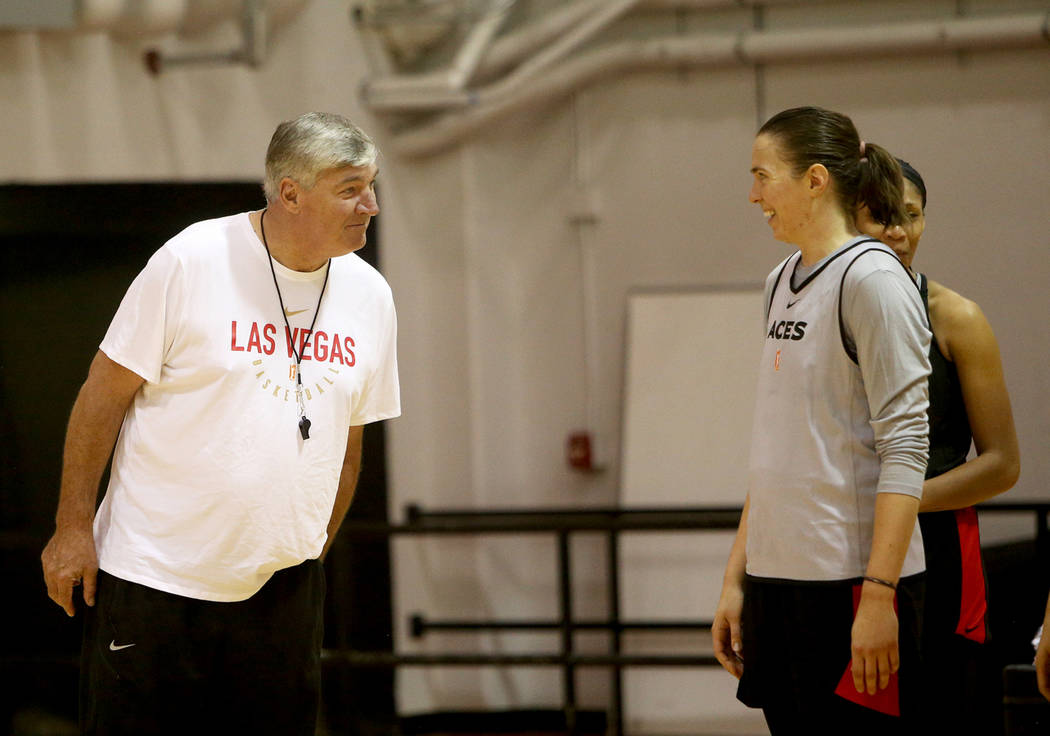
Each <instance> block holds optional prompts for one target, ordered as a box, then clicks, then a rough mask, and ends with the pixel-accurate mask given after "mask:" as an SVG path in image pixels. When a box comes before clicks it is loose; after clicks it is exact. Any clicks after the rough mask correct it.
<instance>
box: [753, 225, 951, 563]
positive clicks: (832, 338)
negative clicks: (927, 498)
mask: <svg viewBox="0 0 1050 736" xmlns="http://www.w3.org/2000/svg"><path fill="white" fill-rule="evenodd" d="M800 259H801V254H800V253H795V254H793V255H792V256H790V257H788V258H787V259H786V260H785V261H784V262H783V263H782V264H780V265H778V266H777V268H776V269H774V271H773V272H772V273H771V274H770V275H769V278H768V279H767V281H766V306H767V319H766V324H765V329H766V339H765V348H764V350H763V353H762V363H761V367H760V371H759V380H758V392H757V401H756V407H755V421H754V428H753V438H752V449H751V459H750V472H749V494H750V511H749V516H748V529H747V571H748V573H749V574H750V575H754V576H759V577H768V578H782V579H789V580H814V581H816V580H820V581H829V580H845V579H850V578H856V577H859V576H862V575H864V574H865V571H866V568H867V564H868V558H869V556H870V553H871V540H872V532H873V527H874V516H875V498H876V494H877V493H880V492H891V493H902V494H907V495H913V496H920V495H921V493H922V482H923V475H924V471H925V467H926V459H927V453H928V440H927V433H928V430H927V422H926V408H927V404H928V398H927V377H928V376H929V373H930V365H929V358H928V350H929V345H930V338H931V336H930V331H929V329H928V325H927V322H926V317H925V313H924V310H923V305H922V301H921V298H920V295H919V291H918V289H917V288H916V287H915V284H914V282H913V281H912V280H911V279H910V277H909V276H908V273H907V271H906V270H905V268H904V266H903V265H902V264H901V263H900V261H899V260H898V259H897V257H896V256H895V255H894V254H893V252H892V251H891V250H890V249H889V248H887V247H886V246H884V245H883V244H881V243H878V242H877V241H873V240H870V239H864V238H855V239H853V240H851V241H849V242H848V243H846V244H845V245H844V246H843V247H842V248H840V249H839V250H837V251H836V252H835V253H833V254H831V255H830V256H828V257H827V258H826V259H824V261H823V262H821V263H820V264H818V265H817V267H816V268H815V269H813V271H812V273H810V274H809V275H808V276H806V277H805V278H804V279H802V280H801V281H798V282H793V280H792V277H793V276H794V275H795V272H796V269H798V268H800V265H799V263H800ZM923 569H924V563H923V549H922V539H921V536H920V533H919V528H918V525H916V527H915V531H914V533H913V534H912V536H911V540H910V543H909V547H908V552H907V557H906V559H905V562H904V566H903V569H902V571H901V574H902V575H911V574H915V573H918V572H921V571H922V570H923Z"/></svg>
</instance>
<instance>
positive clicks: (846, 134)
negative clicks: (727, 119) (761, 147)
mask: <svg viewBox="0 0 1050 736" xmlns="http://www.w3.org/2000/svg"><path fill="white" fill-rule="evenodd" d="M763 134H765V135H769V136H772V137H773V138H775V139H776V141H777V146H778V148H779V149H780V153H781V155H782V156H783V157H784V159H785V160H786V161H787V162H788V163H789V164H791V168H792V172H793V173H794V175H795V176H802V175H803V174H804V173H805V172H806V171H807V170H808V169H809V167H810V166H812V165H813V164H821V165H822V166H823V167H824V168H826V169H827V170H828V173H829V174H830V175H831V184H832V187H833V189H834V192H835V195H836V196H837V197H838V202H839V207H840V208H841V209H842V213H843V214H844V215H845V216H846V218H847V220H848V221H850V222H852V221H853V213H854V212H855V211H856V209H857V206H858V205H859V204H866V205H867V206H868V210H869V211H870V212H871V216H872V218H874V219H875V221H876V222H878V223H880V224H883V225H897V224H901V223H904V222H907V214H906V211H905V209H904V194H903V192H904V189H903V180H902V178H901V167H900V164H898V163H897V159H896V158H894V157H893V156H892V155H891V154H890V152H889V151H887V150H886V149H885V148H883V147H882V146H877V145H875V144H874V143H865V142H864V141H862V140H861V139H860V135H859V134H858V133H857V128H856V127H855V126H854V125H853V121H852V120H850V119H849V118H848V117H847V116H845V115H843V114H841V113H837V112H832V111H831V110H824V109H822V108H819V107H794V108H791V109H790V110H784V111H783V112H780V113H777V114H776V115H774V116H773V117H771V118H770V119H769V120H767V121H766V123H765V124H764V125H763V126H762V127H761V128H760V129H759V131H758V135H763Z"/></svg>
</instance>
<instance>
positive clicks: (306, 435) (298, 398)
mask: <svg viewBox="0 0 1050 736" xmlns="http://www.w3.org/2000/svg"><path fill="white" fill-rule="evenodd" d="M265 218H266V210H263V211H262V214H261V215H259V229H260V230H262V240H263V247H264V248H266V255H267V260H268V261H269V263H270V274H271V275H272V276H273V286H274V288H275V289H277V301H278V302H279V303H280V305H281V316H282V317H284V328H285V330H286V331H287V332H286V334H287V335H288V346H289V347H290V348H291V349H292V355H294V356H295V403H296V405H297V406H298V407H299V434H301V435H302V436H303V439H304V440H308V439H310V420H309V419H307V418H306V404H305V403H304V402H303V376H302V371H301V370H300V364H301V363H302V360H303V356H302V353H300V352H299V351H298V350H296V349H295V340H293V339H292V327H291V325H289V324H288V313H287V312H286V311H284V299H283V298H282V297H281V287H280V286H279V285H278V284H277V270H276V269H275V268H274V267H273V256H272V255H271V254H270V244H269V243H267V242H266V224H265V223H264V222H263V220H264V219H265ZM326 266H327V267H326V268H325V272H324V283H322V284H321V293H320V295H319V296H318V297H317V307H316V308H315V309H314V318H313V319H312V320H311V321H310V329H309V330H308V331H307V333H306V337H305V338H304V339H303V353H305V352H306V348H307V347H308V346H309V345H310V338H311V337H313V335H314V325H315V324H316V323H317V315H318V314H319V313H320V312H321V300H322V299H324V290H325V287H326V286H328V274H329V273H330V272H331V271H332V259H331V258H329V259H328V263H327V264H326Z"/></svg>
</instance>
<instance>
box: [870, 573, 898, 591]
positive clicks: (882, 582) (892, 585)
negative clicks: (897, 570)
mask: <svg viewBox="0 0 1050 736" xmlns="http://www.w3.org/2000/svg"><path fill="white" fill-rule="evenodd" d="M864 579H865V580H867V581H868V582H871V583H878V584H879V585H885V586H886V587H887V588H891V589H893V590H896V589H897V584H896V583H891V582H890V581H889V580H883V579H882V578H876V577H873V576H871V575H865V576H864Z"/></svg>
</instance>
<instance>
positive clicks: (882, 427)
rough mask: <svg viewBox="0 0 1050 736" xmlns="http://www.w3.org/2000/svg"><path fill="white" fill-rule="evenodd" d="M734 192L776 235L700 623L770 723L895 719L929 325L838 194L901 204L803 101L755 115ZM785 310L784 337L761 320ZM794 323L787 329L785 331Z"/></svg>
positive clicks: (912, 609)
mask: <svg viewBox="0 0 1050 736" xmlns="http://www.w3.org/2000/svg"><path fill="white" fill-rule="evenodd" d="M751 174H752V177H753V183H752V187H751V192H750V195H749V199H750V201H751V202H752V203H754V204H757V205H758V206H759V207H760V208H761V209H762V212H763V215H764V216H765V218H766V221H767V222H768V223H769V226H770V228H771V230H772V232H773V236H774V237H775V238H776V239H778V240H781V241H783V242H785V243H788V244H789V245H792V246H794V248H793V252H792V253H791V255H790V256H788V257H787V258H786V259H785V260H784V261H783V262H782V263H780V264H779V265H778V266H777V267H776V268H774V269H773V271H772V272H771V273H770V274H769V277H768V278H767V280H766V291H765V314H764V318H765V328H764V332H763V334H764V335H765V337H766V339H765V349H764V351H763V354H762V362H761V365H760V370H759V384H758V392H757V401H756V408H755V419H754V429H753V436H752V449H751V456H750V467H749V473H748V478H749V483H748V495H747V500H746V502H745V505H744V513H743V516H742V518H741V522H740V528H739V531H738V533H737V539H736V541H735V543H734V545H733V550H732V552H731V554H730V558H729V562H728V564H727V567H726V574H725V581H724V584H723V588H722V596H721V599H720V601H719V605H718V610H717V611H716V614H715V620H714V625H713V627H712V635H713V638H714V645H715V653H716V656H717V657H718V658H719V661H720V662H721V663H722V665H723V666H724V667H725V668H726V669H727V670H728V671H729V672H730V673H732V674H733V675H735V676H736V677H739V678H740V685H739V688H738V691H737V697H738V698H739V699H740V700H741V701H743V702H744V703H746V704H747V705H751V706H754V707H760V708H762V709H763V712H764V715H765V717H766V722H767V723H768V725H769V728H770V731H771V733H773V734H774V736H776V735H778V734H797V733H849V734H851V735H856V734H883V733H894V734H902V733H911V732H913V729H914V727H915V722H916V719H915V712H916V705H917V703H916V698H915V696H916V692H917V687H918V685H919V682H918V677H917V676H918V674H919V656H918V639H919V622H920V620H921V609H922V602H923V590H924V580H923V577H924V576H923V570H924V564H923V551H922V542H921V539H920V536H919V530H918V528H917V526H916V523H915V519H916V514H917V512H918V508H919V498H920V496H921V495H922V486H923V474H924V471H925V469H926V461H927V454H928V440H927V432H928V430H927V424H926V407H927V403H928V399H927V389H926V379H927V377H928V375H929V373H930V363H929V358H928V356H927V353H928V350H929V346H930V331H929V329H928V324H927V321H926V317H925V313H924V311H923V306H922V301H921V299H920V296H919V292H918V289H917V288H916V287H915V284H914V282H912V280H911V278H910V277H909V275H908V273H907V271H906V270H905V268H904V267H903V266H902V265H901V263H900V261H899V260H898V259H897V257H896V256H895V255H894V254H893V251H891V250H890V249H889V248H888V247H886V246H885V245H883V244H882V243H879V242H878V241H877V240H875V239H873V238H869V237H865V236H863V235H861V234H860V233H859V232H858V231H857V228H856V225H855V222H854V212H855V210H856V207H857V203H858V202H860V201H863V202H866V203H867V204H868V206H869V207H870V208H871V211H872V212H873V213H874V214H876V215H877V216H878V217H880V218H883V220H884V221H887V222H902V221H903V218H904V217H905V214H906V213H905V207H904V202H903V197H902V179H901V169H900V166H899V165H898V163H897V161H896V159H895V158H894V157H893V156H892V155H890V154H889V152H888V151H886V150H885V149H884V148H882V147H881V146H878V145H875V144H872V143H866V142H864V141H863V140H862V139H861V138H860V136H859V134H858V133H857V130H856V128H855V127H854V125H853V122H852V121H851V120H850V119H849V118H848V117H846V116H845V115H842V114H840V113H836V112H832V111H829V110H823V109H820V108H816V107H801V108H793V109H790V110H785V111H783V112H781V113H779V114H777V115H775V116H774V117H773V118H771V119H770V120H769V121H768V122H766V123H765V125H763V126H762V128H761V129H760V130H759V132H758V135H757V137H756V138H755V142H754V146H753V147H752V153H751ZM788 322H791V323H792V324H793V327H798V326H799V325H801V326H802V327H803V328H804V329H803V336H802V337H801V338H800V339H794V338H793V337H792V339H783V338H781V339H778V338H777V335H778V334H785V331H784V330H780V331H779V333H778V330H777V327H778V325H780V324H781V323H784V324H785V325H786V324H787V323H788ZM794 334H796V330H794V329H793V330H792V331H791V335H794Z"/></svg>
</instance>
